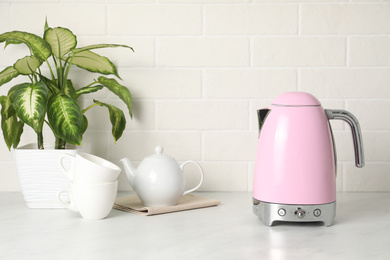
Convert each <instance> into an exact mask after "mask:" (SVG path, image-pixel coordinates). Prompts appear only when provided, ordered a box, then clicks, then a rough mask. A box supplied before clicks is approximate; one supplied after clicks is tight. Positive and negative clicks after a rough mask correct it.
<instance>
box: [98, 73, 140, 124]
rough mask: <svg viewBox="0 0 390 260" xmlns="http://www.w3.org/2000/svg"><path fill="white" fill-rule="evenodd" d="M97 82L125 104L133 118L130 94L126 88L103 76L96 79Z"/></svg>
mask: <svg viewBox="0 0 390 260" xmlns="http://www.w3.org/2000/svg"><path fill="white" fill-rule="evenodd" d="M98 81H99V83H100V84H102V85H103V86H105V87H106V88H108V89H109V90H110V91H111V92H113V93H114V94H115V95H117V96H118V97H119V98H120V99H122V100H123V102H125V104H126V106H127V108H128V110H129V115H130V117H133V112H132V111H133V110H132V104H131V93H130V91H129V89H128V88H126V87H125V86H122V85H121V84H119V83H118V82H117V81H116V80H115V79H110V78H106V77H103V76H100V77H99V78H98Z"/></svg>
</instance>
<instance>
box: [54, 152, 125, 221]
mask: <svg viewBox="0 0 390 260" xmlns="http://www.w3.org/2000/svg"><path fill="white" fill-rule="evenodd" d="M66 158H68V159H70V160H71V166H70V169H66V168H65V167H64V160H66ZM59 164H60V167H61V169H62V171H63V172H64V173H65V175H66V176H67V177H68V178H69V179H70V180H71V185H70V188H69V190H63V191H59V192H58V194H57V200H58V202H59V203H60V204H61V205H62V206H64V207H65V208H67V209H70V210H72V211H75V212H79V213H80V215H81V216H82V217H83V218H85V219H103V218H105V217H107V216H108V214H109V213H110V211H111V209H112V207H113V205H114V202H115V198H116V195H117V190H118V180H117V179H118V176H119V173H120V171H121V169H120V168H119V167H118V166H117V165H115V164H113V163H112V162H110V161H107V160H105V159H103V158H100V157H97V156H95V155H92V154H88V153H77V154H76V155H71V154H64V155H62V156H61V157H60V161H59ZM63 193H68V194H69V199H70V202H66V201H63V198H62V196H61V195H62V194H63Z"/></svg>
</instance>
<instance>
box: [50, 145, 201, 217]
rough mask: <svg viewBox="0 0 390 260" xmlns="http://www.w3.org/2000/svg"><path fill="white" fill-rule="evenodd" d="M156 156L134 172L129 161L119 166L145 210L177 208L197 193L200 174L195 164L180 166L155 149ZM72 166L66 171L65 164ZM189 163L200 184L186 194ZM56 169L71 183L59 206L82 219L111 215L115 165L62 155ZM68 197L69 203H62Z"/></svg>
mask: <svg viewBox="0 0 390 260" xmlns="http://www.w3.org/2000/svg"><path fill="white" fill-rule="evenodd" d="M155 152H156V154H153V155H151V156H148V157H146V158H145V159H144V160H143V161H142V162H141V163H140V165H139V167H138V168H137V169H136V168H135V167H134V166H133V165H132V164H131V162H130V160H129V159H127V158H123V159H121V162H122V163H123V166H124V168H125V171H126V175H127V178H128V181H129V183H130V185H131V186H132V188H133V189H134V191H135V192H136V193H137V195H138V197H139V198H140V200H141V201H142V203H143V204H144V206H147V207H166V206H174V205H176V204H177V202H178V200H179V198H180V197H182V196H184V195H185V194H187V193H190V192H193V191H195V190H197V189H198V188H199V187H200V185H201V184H202V182H203V170H202V168H201V166H200V165H199V164H198V163H197V162H195V161H185V162H184V163H182V164H181V165H179V163H178V162H177V161H176V160H175V159H174V158H172V157H170V156H168V155H165V154H163V148H162V147H161V146H157V147H156V149H155ZM65 160H70V161H71V164H70V165H71V166H70V167H68V168H67V167H65V166H64V161H65ZM189 163H192V164H195V166H196V167H197V168H198V169H199V173H200V181H199V184H198V185H197V186H196V187H194V188H192V189H189V190H185V179H184V174H183V173H184V166H185V165H187V164H189ZM59 165H60V168H61V169H62V171H63V172H64V174H65V175H66V176H67V177H68V178H69V179H70V181H71V185H70V187H69V189H68V190H63V191H59V192H58V194H57V200H58V202H59V203H60V204H61V205H62V206H63V207H65V208H67V209H69V210H72V211H75V212H79V213H80V215H81V216H82V217H83V218H85V219H103V218H106V217H107V216H108V214H109V213H110V211H111V209H112V207H113V205H114V202H115V199H116V195H117V191H118V176H119V173H120V171H121V169H120V168H119V167H118V166H117V165H115V164H114V163H112V162H110V161H107V160H105V159H103V158H100V157H97V156H95V155H92V154H87V153H77V154H76V155H70V154H65V155H63V156H61V157H60V159H59ZM64 194H68V195H69V200H70V201H69V202H68V201H65V200H64V198H63V197H64V196H63V195H64Z"/></svg>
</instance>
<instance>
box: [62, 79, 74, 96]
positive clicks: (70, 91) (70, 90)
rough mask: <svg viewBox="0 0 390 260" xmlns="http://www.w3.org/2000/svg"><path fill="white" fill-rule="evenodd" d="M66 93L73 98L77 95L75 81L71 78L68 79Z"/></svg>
mask: <svg viewBox="0 0 390 260" xmlns="http://www.w3.org/2000/svg"><path fill="white" fill-rule="evenodd" d="M64 94H65V95H67V96H68V97H71V98H74V97H75V95H76V90H75V89H74V87H73V83H72V81H71V80H70V79H68V80H67V81H66V83H65V86H64Z"/></svg>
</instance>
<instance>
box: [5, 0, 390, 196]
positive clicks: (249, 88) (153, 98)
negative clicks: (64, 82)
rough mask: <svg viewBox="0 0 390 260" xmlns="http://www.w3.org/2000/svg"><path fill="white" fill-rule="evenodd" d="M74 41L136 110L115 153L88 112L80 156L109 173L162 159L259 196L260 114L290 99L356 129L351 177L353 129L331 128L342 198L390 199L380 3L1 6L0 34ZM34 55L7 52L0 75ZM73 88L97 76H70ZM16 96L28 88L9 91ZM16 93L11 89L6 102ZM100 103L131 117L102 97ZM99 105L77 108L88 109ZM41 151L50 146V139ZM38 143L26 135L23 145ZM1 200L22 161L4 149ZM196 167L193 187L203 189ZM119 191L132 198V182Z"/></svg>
mask: <svg viewBox="0 0 390 260" xmlns="http://www.w3.org/2000/svg"><path fill="white" fill-rule="evenodd" d="M46 16H47V18H48V21H49V24H50V25H51V26H64V27H68V28H70V29H71V30H72V31H73V32H74V33H75V34H77V35H78V42H79V45H80V46H84V45H88V44H92V43H123V44H128V45H130V46H132V47H134V49H135V53H131V52H129V51H128V50H123V49H112V50H99V51H100V53H101V54H102V55H106V56H108V57H110V58H111V59H112V60H113V61H114V63H115V64H117V66H118V67H119V74H120V75H121V77H122V78H123V84H124V85H126V86H128V87H129V89H130V90H131V92H132V94H133V97H134V118H133V120H131V119H130V118H129V117H128V116H127V121H128V125H127V129H126V131H125V133H124V134H123V136H122V138H121V139H120V140H119V141H118V143H117V144H114V143H113V139H112V137H111V133H110V125H109V123H108V122H109V121H108V113H107V112H106V111H105V109H103V108H101V109H99V108H98V109H96V110H92V111H88V114H87V116H88V117H89V123H90V125H89V130H88V131H87V133H86V135H85V137H84V142H86V143H89V144H91V148H92V151H93V152H94V153H95V154H97V155H99V156H102V157H105V158H107V159H110V160H112V161H114V162H117V163H118V161H119V159H120V158H122V157H129V158H131V159H132V160H134V161H135V162H136V163H139V162H140V161H141V160H142V158H144V157H145V156H147V155H150V154H152V153H153V152H154V147H155V146H156V145H163V146H164V149H165V151H166V153H167V154H169V155H171V156H173V157H175V158H176V159H178V160H179V161H184V160H187V159H192V160H196V161H199V163H200V164H201V165H202V166H203V168H204V171H205V180H204V184H203V185H202V187H201V190H207V191H251V190H252V179H253V170H254V159H255V150H256V145H257V118H256V110H257V109H258V108H262V107H267V106H269V105H270V103H271V101H272V99H273V98H275V97H276V96H277V95H279V94H281V93H283V92H285V91H307V92H310V93H312V94H314V95H315V96H317V97H318V98H319V99H320V101H321V102H322V103H323V106H324V107H325V108H340V109H347V110H349V111H351V112H352V113H353V114H355V115H356V116H357V118H358V119H359V121H360V124H361V127H362V131H363V140H364V148H365V156H366V166H365V168H363V169H357V168H355V167H354V164H353V159H354V157H353V149H352V138H351V134H350V129H349V126H348V125H346V124H344V123H342V122H331V124H332V127H333V129H334V133H335V139H336V147H337V155H338V176H337V188H338V190H340V191H390V170H389V168H390V119H389V116H388V112H389V110H390V2H389V1H387V0H384V1H379V0H378V1H375V0H371V1H368V0H356V1H355V0H349V1H348V0H339V1H337V0H334V1H331V0H277V1H276V0H246V1H245V0H186V1H181V0H149V1H147V0H144V1H141V0H113V1H109V0H98V1H97V0H94V1H91V0H35V1H33V0H18V1H14V0H2V1H1V3H0V17H1V23H0V33H3V32H6V31H10V30H23V31H29V32H33V33H37V34H42V30H43V25H44V20H45V17H46ZM14 51H19V52H20V57H23V55H25V53H26V49H25V48H23V47H21V46H9V47H7V49H5V50H3V47H2V46H0V69H3V68H5V66H8V65H10V64H12V63H13V62H14V61H15V60H16V59H17V58H20V57H19V56H18V57H15V56H14V55H11V54H10V53H13V52H14ZM72 77H73V81H74V83H75V85H76V86H78V87H81V86H83V84H85V83H86V82H88V81H89V79H91V78H92V77H93V76H85V73H83V72H80V71H78V70H75V71H73V72H72ZM17 82H21V79H18V80H15V81H14V83H17ZM9 87H10V85H9V84H8V85H6V86H2V87H1V88H0V94H4V93H6V92H7V90H8V89H9ZM94 97H98V98H100V99H103V100H110V101H111V102H114V103H115V104H116V105H117V106H119V107H121V108H124V109H125V107H124V105H123V104H122V102H120V101H119V100H116V99H115V97H114V96H113V95H112V94H110V93H108V92H107V91H103V92H101V93H97V94H95V95H94ZM91 99H92V97H91V96H90V97H87V98H86V99H84V100H82V105H84V106H86V105H88V104H90V103H91V102H92V100H91ZM45 136H46V139H47V140H48V141H51V140H52V139H53V138H52V137H51V136H50V135H49V134H46V135H45ZM34 141H35V134H34V132H33V131H32V130H31V129H27V127H26V128H25V134H24V136H23V139H22V143H23V144H25V143H29V142H34ZM0 169H1V171H0V172H1V173H0V191H16V190H19V189H20V188H19V184H18V180H17V177H16V173H15V166H14V162H13V153H12V152H8V150H7V148H6V146H5V144H4V142H3V141H1V142H0ZM195 170H196V169H195V168H191V167H190V166H189V167H188V171H187V170H186V171H187V172H186V177H187V178H188V186H191V185H194V184H195V183H196V182H197V181H198V177H197V175H196V173H195ZM120 182H121V183H120V187H121V189H129V186H128V184H126V180H125V177H124V175H123V174H122V175H121V176H120Z"/></svg>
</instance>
